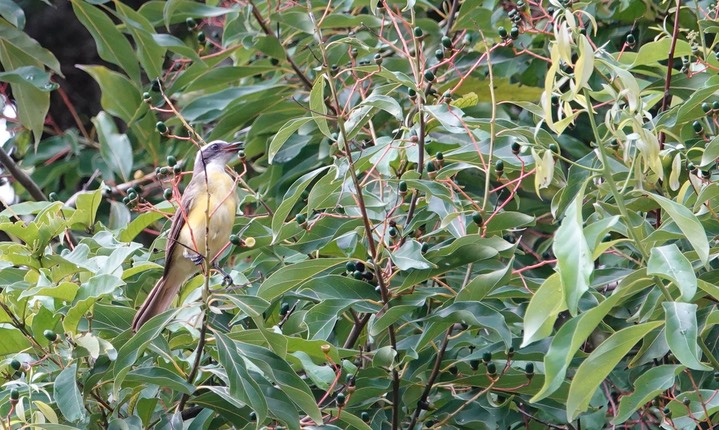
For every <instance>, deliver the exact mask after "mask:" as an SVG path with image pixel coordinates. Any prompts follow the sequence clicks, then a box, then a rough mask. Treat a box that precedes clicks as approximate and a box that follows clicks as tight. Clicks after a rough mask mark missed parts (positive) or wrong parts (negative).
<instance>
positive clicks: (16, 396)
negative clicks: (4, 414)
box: [10, 388, 20, 400]
mask: <svg viewBox="0 0 719 430" xmlns="http://www.w3.org/2000/svg"><path fill="white" fill-rule="evenodd" d="M19 398H20V392H19V391H18V390H17V388H13V389H12V390H10V400H18V399H19Z"/></svg>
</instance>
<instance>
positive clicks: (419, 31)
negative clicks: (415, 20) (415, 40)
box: [413, 27, 424, 37]
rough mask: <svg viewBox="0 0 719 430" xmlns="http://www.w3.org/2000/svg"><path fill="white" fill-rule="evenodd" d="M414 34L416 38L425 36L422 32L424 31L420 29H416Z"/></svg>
mask: <svg viewBox="0 0 719 430" xmlns="http://www.w3.org/2000/svg"><path fill="white" fill-rule="evenodd" d="M413 33H414V37H422V35H423V34H424V33H423V32H422V29H421V28H419V27H415V28H414V30H413Z"/></svg>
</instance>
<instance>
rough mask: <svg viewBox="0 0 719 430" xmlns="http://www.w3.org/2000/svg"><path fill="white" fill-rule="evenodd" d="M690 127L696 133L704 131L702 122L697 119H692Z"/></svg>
mask: <svg viewBox="0 0 719 430" xmlns="http://www.w3.org/2000/svg"><path fill="white" fill-rule="evenodd" d="M692 128H693V129H694V131H695V132H696V133H697V134H699V133H702V132H703V131H704V127H703V126H702V123H700V122H699V121H694V122H693V123H692Z"/></svg>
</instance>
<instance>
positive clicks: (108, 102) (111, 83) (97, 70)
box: [78, 66, 142, 124]
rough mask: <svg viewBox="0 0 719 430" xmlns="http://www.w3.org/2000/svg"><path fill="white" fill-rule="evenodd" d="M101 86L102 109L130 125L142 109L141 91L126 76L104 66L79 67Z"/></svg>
mask: <svg viewBox="0 0 719 430" xmlns="http://www.w3.org/2000/svg"><path fill="white" fill-rule="evenodd" d="M78 67H79V68H80V69H81V70H84V71H85V72H87V73H88V74H89V75H90V76H92V78H93V79H95V81H96V82H97V83H98V85H100V89H101V90H102V99H101V100H100V103H101V104H102V108H103V109H104V110H105V111H107V112H108V113H109V114H111V115H114V116H116V117H118V118H120V119H122V120H123V121H125V123H127V124H129V123H130V121H131V120H132V119H133V118H134V116H135V112H136V111H137V109H138V108H139V107H140V104H141V103H142V99H141V97H140V91H139V90H138V89H137V87H135V85H134V84H133V83H132V81H130V80H129V79H127V78H126V77H125V76H123V75H121V74H119V73H117V72H113V71H112V70H110V69H108V68H106V67H103V66H78Z"/></svg>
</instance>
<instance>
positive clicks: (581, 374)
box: [567, 321, 662, 421]
mask: <svg viewBox="0 0 719 430" xmlns="http://www.w3.org/2000/svg"><path fill="white" fill-rule="evenodd" d="M661 324H662V323H661V322H660V321H655V322H650V323H645V324H639V325H634V326H631V327H627V328H625V329H622V330H619V331H618V332H616V333H614V334H613V335H611V336H610V337H609V338H608V339H607V340H605V341H604V342H602V343H601V344H600V345H599V346H598V347H597V349H595V350H594V351H592V353H591V354H590V355H589V357H587V359H586V360H584V361H583V362H582V364H580V365H579V368H578V369H577V373H576V374H575V375H574V378H573V379H572V384H571V385H570V387H569V396H568V397H567V419H568V420H570V421H572V420H574V419H575V418H576V417H577V416H578V415H579V414H580V413H582V412H584V411H586V410H587V407H588V406H589V401H590V400H591V398H592V396H593V395H594V392H595V391H596V390H597V389H598V388H599V384H601V383H602V381H603V380H604V378H606V377H607V376H608V375H609V373H611V371H612V370H614V368H615V367H616V366H617V364H619V362H620V361H621V360H622V358H624V356H625V355H626V354H627V353H628V352H629V350H631V349H632V347H633V346H634V345H635V344H636V343H637V342H639V341H640V340H641V339H642V338H643V337H644V336H645V335H646V334H647V333H648V332H649V331H650V330H652V329H654V328H656V327H659V326H660V325H661Z"/></svg>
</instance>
